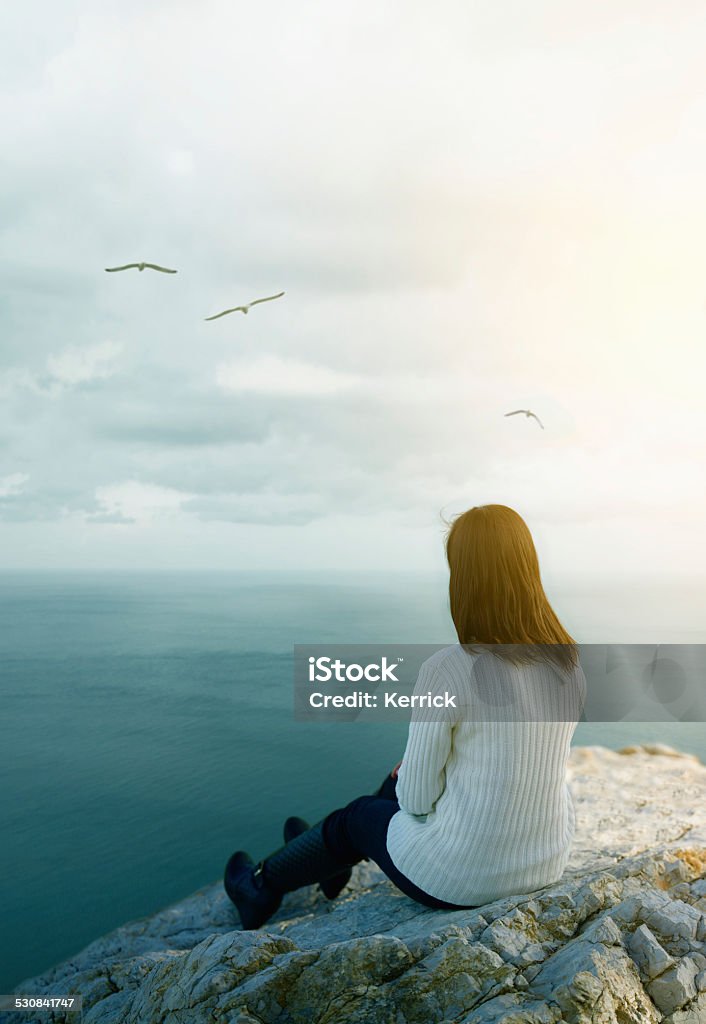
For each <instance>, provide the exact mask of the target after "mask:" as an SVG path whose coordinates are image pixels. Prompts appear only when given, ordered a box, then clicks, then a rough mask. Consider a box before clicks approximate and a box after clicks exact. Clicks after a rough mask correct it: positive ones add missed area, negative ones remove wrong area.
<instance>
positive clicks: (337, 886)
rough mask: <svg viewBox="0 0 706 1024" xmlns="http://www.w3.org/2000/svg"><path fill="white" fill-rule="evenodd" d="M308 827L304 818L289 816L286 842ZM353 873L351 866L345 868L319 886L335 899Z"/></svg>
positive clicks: (285, 829) (286, 825) (286, 824)
mask: <svg viewBox="0 0 706 1024" xmlns="http://www.w3.org/2000/svg"><path fill="white" fill-rule="evenodd" d="M308 828H309V824H308V822H306V821H304V819H303V818H287V820H286V821H285V823H284V841H285V843H291V841H292V839H296V837H297V836H300V835H301V834H302V833H303V832H306V831H307V829H308ZM351 873H352V872H351V869H350V868H345V869H344V870H343V871H341V872H339V874H337V875H332V876H331V877H330V878H325V879H323V880H322V881H321V882H320V883H319V888H320V889H321V891H322V893H323V894H324V896H325V897H326V899H327V900H335V899H336V897H337V896H339V895H340V894H341V892H342V890H343V889H345V887H346V886H347V885H348V883H349V882H350V880H351Z"/></svg>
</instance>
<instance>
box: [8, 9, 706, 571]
mask: <svg viewBox="0 0 706 1024" xmlns="http://www.w3.org/2000/svg"><path fill="white" fill-rule="evenodd" d="M2 22H3V26H2V32H1V33H0V116H1V119H2V132H3V161H2V164H1V166H0V185H1V191H2V197H3V198H2V206H1V217H0V289H1V291H2V296H1V301H0V567H2V568H15V569H16V568H139V567H143V568H210V567H212V568H228V569H238V568H241V569H279V568H284V569H317V570H324V571H326V570H332V571H333V570H335V569H338V568H354V569H365V570H368V569H372V570H381V571H393V570H403V569H413V570H417V569H418V570H427V569H433V568H435V567H439V566H441V565H442V564H443V535H444V519H448V518H450V517H452V516H453V515H454V514H456V513H457V512H460V511H462V510H463V509H465V508H468V507H470V506H472V505H478V504H485V503H490V502H496V503H502V504H508V505H510V506H512V507H513V508H515V509H517V511H518V512H520V514H521V515H523V516H524V518H525V519H526V521H527V523H528V525H529V526H530V529H531V530H532V532H533V534H534V536H535V539H536V542H537V547H538V549H539V553H540V561H541V563H542V565H543V568H544V569H545V570H546V572H548V573H549V574H551V575H553V576H554V577H557V578H560V577H561V578H563V577H567V578H568V577H573V576H576V575H579V576H580V575H582V574H584V575H593V576H598V577H601V578H608V577H613V576H626V577H631V576H635V575H637V576H639V575H641V574H645V573H654V574H657V575H663V576H670V577H675V578H682V577H690V578H692V579H694V578H697V579H701V580H703V579H706V540H705V539H704V530H703V522H704V519H705V518H706V485H705V481H706V474H705V473H704V455H705V454H706V453H705V447H706V445H705V441H704V438H705V437H706V429H705V428H706V403H704V400H703V387H704V380H705V379H706V373H705V371H706V356H705V351H706V274H705V266H704V238H706V231H705V229H706V206H705V205H704V198H703V195H704V192H703V183H704V180H706V131H704V127H705V125H706V72H704V68H703V53H704V50H705V49H706V10H705V9H704V7H703V4H702V3H701V2H692V0H684V2H683V3H680V4H678V5H674V4H672V3H670V2H652V0H618V2H617V3H615V2H611V3H608V2H605V0H597V2H595V3H592V4H586V3H583V2H578V0H561V2H559V0H557V2H553V0H552V2H548V0H536V2H534V3H532V4H529V3H526V2H524V0H523V2H511V0H506V2H503V3H500V4H481V3H475V2H471V3H469V2H468V0H463V2H450V0H441V2H440V3H439V4H436V5H433V6H432V5H429V4H428V3H421V2H417V0H407V2H405V3H402V2H394V3H392V2H387V3H386V2H384V0H382V2H381V0H376V2H371V0H357V2H356V3H337V4H331V3H326V2H317V3H313V2H307V0H300V2H299V3H297V4H289V3H286V2H283V0H263V2H260V3H259V4H247V5H246V4H243V3H239V2H230V0H202V2H199V3H198V4H197V3H195V2H189V3H186V2H179V0H176V2H175V0H170V2H169V3H162V2H159V0H155V2H149V0H147V2H144V0H143V2H140V3H137V2H133V0H127V2H123V3H120V4H119V5H116V4H114V3H110V4H108V3H104V2H101V0H98V2H96V0H91V2H87V0H85V2H84V0H65V2H63V3H62V4H56V3H54V2H53V0H26V2H24V3H23V4H16V5H13V6H11V7H10V8H8V9H7V10H5V11H3V14H2ZM139 260H148V261H153V262H157V263H161V264H163V265H165V266H169V267H174V268H176V269H177V270H178V273H177V274H174V275H162V274H157V273H151V272H150V271H147V270H146V271H145V272H144V273H139V272H137V271H130V272H125V273H122V274H106V273H105V272H104V268H105V267H109V266H114V265H116V264H122V263H126V262H131V261H139ZM281 290H284V291H285V296H284V297H283V298H282V299H279V300H277V301H276V302H272V303H269V304H265V305H262V306H258V307H255V308H254V309H252V310H251V312H250V313H249V315H248V316H243V315H242V314H240V313H235V314H232V315H231V316H227V317H223V318H221V319H219V320H216V321H213V322H206V321H205V317H207V316H209V315H212V314H214V313H216V312H218V311H220V310H221V309H224V308H227V307H229V306H234V305H237V304H239V303H241V302H247V301H249V300H250V299H253V298H255V297H257V296H261V295H270V294H273V293H274V292H277V291H281ZM517 408H530V409H532V410H534V411H535V412H536V413H537V415H538V416H539V417H540V419H541V420H542V422H543V424H544V427H545V429H544V430H542V429H541V428H540V427H539V426H538V424H537V423H536V422H535V421H534V420H532V419H527V418H525V417H521V416H516V417H506V416H505V415H504V414H505V413H506V412H508V411H510V410H513V409H517Z"/></svg>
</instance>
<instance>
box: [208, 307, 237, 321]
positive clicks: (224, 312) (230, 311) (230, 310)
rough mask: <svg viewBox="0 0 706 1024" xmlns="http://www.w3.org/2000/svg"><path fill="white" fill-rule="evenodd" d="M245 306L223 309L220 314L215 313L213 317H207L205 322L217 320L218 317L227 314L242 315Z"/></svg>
mask: <svg viewBox="0 0 706 1024" xmlns="http://www.w3.org/2000/svg"><path fill="white" fill-rule="evenodd" d="M244 312H245V306H233V308H232V309H224V310H223V312H222V313H216V315H215V316H207V317H205V319H206V320H218V318H219V317H222V316H227V315H228V313H244Z"/></svg>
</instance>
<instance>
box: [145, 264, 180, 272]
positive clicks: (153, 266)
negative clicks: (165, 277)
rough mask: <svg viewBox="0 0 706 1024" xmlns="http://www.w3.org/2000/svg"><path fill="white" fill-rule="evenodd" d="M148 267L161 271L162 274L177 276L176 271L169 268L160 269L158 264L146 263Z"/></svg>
mask: <svg viewBox="0 0 706 1024" xmlns="http://www.w3.org/2000/svg"><path fill="white" fill-rule="evenodd" d="M145 266H146V267H149V268H150V270H159V271H160V273H162V274H176V270H170V269H169V267H160V266H158V265H157V264H156V263H145Z"/></svg>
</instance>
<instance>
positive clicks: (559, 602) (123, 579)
mask: <svg viewBox="0 0 706 1024" xmlns="http://www.w3.org/2000/svg"><path fill="white" fill-rule="evenodd" d="M698 589H699V588H696V587H694V586H693V585H692V586H686V585H681V586H679V585H676V584H674V585H672V586H671V589H670V588H669V587H665V585H659V584H654V586H647V587H646V586H645V584H644V582H642V583H639V584H638V583H635V584H629V583H625V584H622V585H621V586H620V587H613V588H612V589H610V590H609V589H607V588H603V589H602V590H600V589H598V588H596V587H593V588H591V587H587V586H579V585H576V586H574V587H565V588H564V589H563V590H562V591H556V592H551V593H550V596H551V598H552V600H553V602H554V604H555V607H556V609H557V611H558V613H559V615H560V617H561V618H562V620H563V621H564V622H565V624H566V626H567V628H568V629H569V630H570V631H571V632H572V633H573V634H574V636H576V638H577V639H578V640H579V641H583V642H595V643H605V642H623V643H629V642H648V643H652V642H654V643H679V642H690V643H701V642H704V641H705V640H706V631H704V629H703V628H702V626H701V616H700V614H699V612H698V611H697V609H700V608H702V607H704V606H705V605H704V601H703V597H704V595H703V591H701V592H700V593H699V592H697V591H698ZM334 640H335V641H338V642H341V643H344V642H347V643H359V642H371V643H375V642H379V643H382V642H395V643H397V642H407V643H412V642H419V643H422V642H424V643H447V642H453V640H454V634H453V629H452V626H451V622H450V619H449V616H448V613H447V605H446V593H445V580H444V578H443V577H429V576H415V575H411V574H410V575H408V576H398V577H390V576H386V577H382V576H380V577H374V576H362V575H361V576H354V575H347V576H343V577H337V579H336V581H335V582H332V581H331V579H330V578H324V577H322V576H315V575H310V576H306V575H297V576H294V575H285V574H280V575H277V574H263V573H260V574H252V573H251V574H232V573H222V574H219V573H210V574H206V573H203V574H201V573H193V572H192V573H183V574H178V573H153V574H147V573H145V574H136V573H102V574H101V573H75V574H69V573H52V574H46V573H45V574H40V573H22V574H15V573H0V699H1V700H2V714H3V724H2V745H1V746H0V784H1V785H0V820H2V825H3V827H2V843H0V888H1V890H2V891H1V892H0V902H1V905H2V912H3V917H2V929H0V991H2V992H7V991H9V990H10V989H11V988H12V987H13V986H15V985H16V984H18V983H19V982H20V981H21V980H22V979H23V978H25V977H27V976H29V975H32V974H36V973H39V972H40V971H43V970H45V969H46V968H48V967H49V966H51V965H52V964H53V963H55V962H57V961H59V960H62V959H64V958H66V957H68V956H70V955H71V954H72V953H74V952H76V951H77V950H78V949H80V948H81V947H82V946H84V945H85V944H86V943H88V942H90V941H91V940H92V939H94V938H96V937H97V936H99V935H101V934H103V933H104V932H106V931H109V930H110V929H112V928H114V927H116V926H117V925H119V924H121V923H123V922H124V921H126V920H129V919H130V918H133V917H141V916H144V915H146V914H150V913H151V912H153V911H155V910H157V909H158V908H160V907H162V906H164V905H165V904H168V903H170V902H173V901H175V900H178V899H180V898H181V897H183V896H185V895H187V894H188V893H190V892H191V891H192V890H193V889H196V888H198V887H200V886H203V885H206V884H208V883H210V882H212V881H213V880H214V879H216V878H218V877H220V875H221V872H222V868H223V864H224V862H225V860H226V858H227V857H228V855H229V854H230V853H231V851H232V850H233V849H234V847H236V846H239V845H243V846H246V847H248V848H249V849H250V850H251V852H252V853H253V854H254V855H256V856H258V855H262V854H265V853H267V852H269V851H270V849H271V848H274V847H275V846H277V845H278V844H279V840H280V829H281V823H282V821H283V820H284V818H285V817H287V815H289V814H292V813H300V814H302V815H304V816H305V817H309V818H310V819H311V820H313V821H315V820H317V819H318V818H319V817H321V816H322V815H323V814H324V813H326V812H327V811H328V810H331V809H332V808H333V807H334V806H338V805H340V804H341V803H345V802H347V801H348V800H349V799H351V798H352V797H353V796H356V795H358V794H359V793H361V792H369V791H370V790H372V789H373V788H377V786H378V785H379V783H380V782H381V780H382V778H383V776H384V775H385V773H386V772H388V771H389V770H390V768H391V767H392V765H393V764H394V763H395V762H396V761H398V760H399V758H400V757H401V754H402V750H403V748H404V740H405V735H406V727H405V726H403V725H400V724H394V723H361V722H358V723H347V724H340V723H339V724H335V725H315V724H314V725H309V724H302V723H297V722H294V720H293V716H292V703H291V700H292V692H291V684H292V668H291V665H292V663H291V652H292V645H293V644H294V643H307V642H311V643H315V642H318V641H334ZM646 739H659V740H661V741H663V742H666V743H670V744H672V745H674V746H677V747H680V748H682V749H686V750H691V751H693V752H695V753H697V754H698V755H699V756H700V757H701V758H702V759H703V760H706V735H705V727H704V726H703V725H702V724H701V723H689V724H677V725H664V724H660V723H654V722H651V723H644V724H643V723H632V724H619V723H614V724H610V725H580V726H579V727H578V729H577V733H576V742H577V743H603V744H605V745H607V746H614V747H618V746H621V745H623V744H625V743H628V742H635V741H640V740H646Z"/></svg>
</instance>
